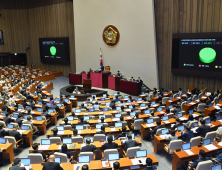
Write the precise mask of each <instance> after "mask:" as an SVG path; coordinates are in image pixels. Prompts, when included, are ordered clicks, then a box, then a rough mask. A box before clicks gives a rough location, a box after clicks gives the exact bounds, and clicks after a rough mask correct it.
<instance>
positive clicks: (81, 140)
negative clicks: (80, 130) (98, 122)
mask: <svg viewBox="0 0 222 170" xmlns="http://www.w3.org/2000/svg"><path fill="white" fill-rule="evenodd" d="M78 142H81V143H83V137H82V136H74V137H72V143H78Z"/></svg>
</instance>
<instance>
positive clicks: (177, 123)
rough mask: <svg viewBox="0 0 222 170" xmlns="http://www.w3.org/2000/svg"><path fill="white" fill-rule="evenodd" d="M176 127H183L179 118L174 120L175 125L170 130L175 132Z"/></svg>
mask: <svg viewBox="0 0 222 170" xmlns="http://www.w3.org/2000/svg"><path fill="white" fill-rule="evenodd" d="M178 126H183V123H182V121H181V120H180V118H176V124H175V125H174V126H173V128H172V129H173V130H175V129H176V128H178Z"/></svg>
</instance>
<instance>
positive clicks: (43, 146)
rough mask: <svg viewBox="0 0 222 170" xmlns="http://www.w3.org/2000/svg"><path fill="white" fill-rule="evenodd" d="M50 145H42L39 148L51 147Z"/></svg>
mask: <svg viewBox="0 0 222 170" xmlns="http://www.w3.org/2000/svg"><path fill="white" fill-rule="evenodd" d="M49 147H50V145H40V146H39V150H47V149H49Z"/></svg>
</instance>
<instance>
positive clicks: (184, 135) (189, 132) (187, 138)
mask: <svg viewBox="0 0 222 170" xmlns="http://www.w3.org/2000/svg"><path fill="white" fill-rule="evenodd" d="M181 137H182V138H184V141H185V142H186V143H189V142H190V139H191V138H193V137H194V133H193V131H192V130H190V128H189V127H188V126H187V127H186V132H181Z"/></svg>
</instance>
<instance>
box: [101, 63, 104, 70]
mask: <svg viewBox="0 0 222 170" xmlns="http://www.w3.org/2000/svg"><path fill="white" fill-rule="evenodd" d="M100 71H101V72H103V71H104V66H103V64H101V66H100Z"/></svg>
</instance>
